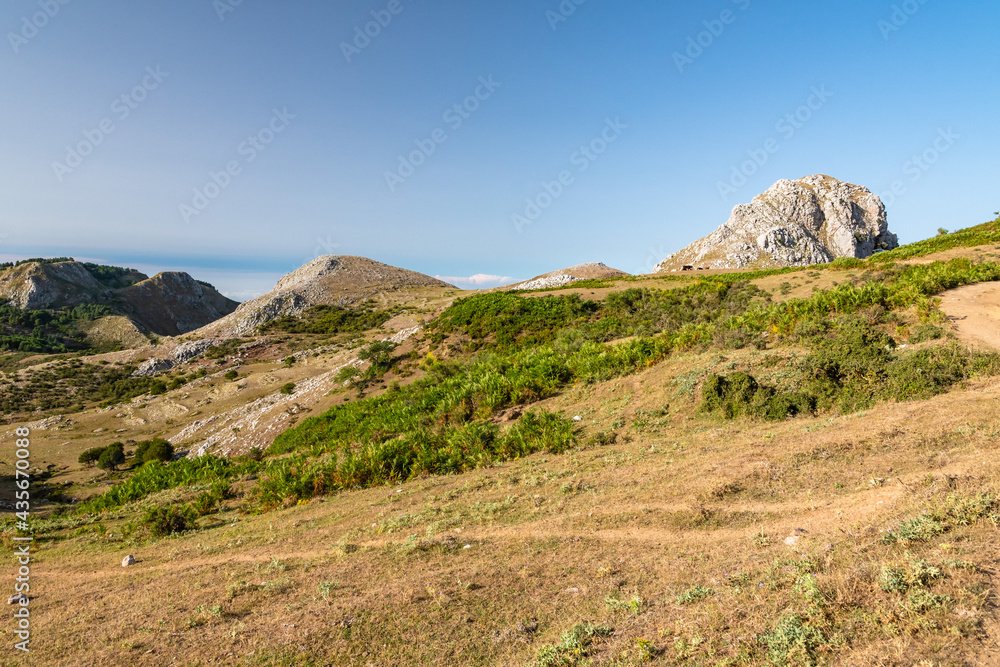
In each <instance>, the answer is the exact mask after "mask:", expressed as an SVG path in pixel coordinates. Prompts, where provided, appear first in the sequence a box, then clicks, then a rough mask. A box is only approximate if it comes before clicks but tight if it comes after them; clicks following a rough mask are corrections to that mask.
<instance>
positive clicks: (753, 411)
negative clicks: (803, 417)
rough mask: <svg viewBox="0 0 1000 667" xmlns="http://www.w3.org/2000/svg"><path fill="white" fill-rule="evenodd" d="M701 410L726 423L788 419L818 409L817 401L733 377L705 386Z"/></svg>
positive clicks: (740, 375)
mask: <svg viewBox="0 0 1000 667" xmlns="http://www.w3.org/2000/svg"><path fill="white" fill-rule="evenodd" d="M701 393H702V401H701V410H702V411H703V412H710V413H719V414H721V415H722V417H723V418H724V419H734V418H736V417H759V418H762V419H768V420H778V419H785V418H786V417H793V416H795V415H798V414H808V413H811V412H813V411H814V410H815V409H816V400H815V399H814V398H813V397H812V396H810V395H808V394H805V393H801V392H784V393H777V392H775V391H774V389H771V388H770V387H764V386H761V385H760V384H759V383H758V382H757V380H756V379H754V377H753V376H751V375H747V374H746V373H732V374H730V375H727V376H721V375H710V376H709V377H708V379H707V380H705V384H704V385H703V386H702V390H701Z"/></svg>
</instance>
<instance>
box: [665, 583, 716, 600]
mask: <svg viewBox="0 0 1000 667" xmlns="http://www.w3.org/2000/svg"><path fill="white" fill-rule="evenodd" d="M713 595H715V591H714V590H712V589H711V588H706V587H704V586H692V587H691V588H689V589H687V590H686V591H684V592H683V593H681V594H680V595H676V596H674V601H675V602H676V603H677V604H691V603H692V602H697V601H698V600H701V599H703V598H707V597H711V596H713Z"/></svg>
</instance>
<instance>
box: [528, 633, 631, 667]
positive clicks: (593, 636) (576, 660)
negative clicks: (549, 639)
mask: <svg viewBox="0 0 1000 667" xmlns="http://www.w3.org/2000/svg"><path fill="white" fill-rule="evenodd" d="M613 632H614V631H613V630H612V629H611V628H609V627H606V626H595V625H591V624H590V623H578V624H577V625H574V626H573V627H572V628H570V629H569V630H567V631H565V632H563V633H562V635H561V636H560V638H559V640H560V641H559V643H558V644H555V645H551V646H545V647H542V648H541V649H539V651H538V653H537V655H536V656H535V661H534V662H533V663H531V664H532V667H573V665H580V664H585V662H587V663H589V661H586V658H587V656H588V655H589V654H590V647H591V646H592V645H593V643H594V641H595V640H599V639H601V638H604V637H608V636H610V635H611V634H612V633H613Z"/></svg>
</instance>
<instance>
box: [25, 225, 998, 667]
mask: <svg viewBox="0 0 1000 667" xmlns="http://www.w3.org/2000/svg"><path fill="white" fill-rule="evenodd" d="M998 226H1000V221H994V222H992V223H987V224H986V225H981V226H980V227H977V228H972V229H971V230H964V231H962V232H957V233H955V234H947V235H942V236H939V237H936V238H935V239H929V240H927V241H924V242H921V243H919V244H913V245H912V246H905V247H903V248H901V249H899V250H896V251H892V253H880V254H879V255H877V256H875V257H874V258H871V259H869V260H864V261H861V260H849V261H847V260H840V261H837V262H834V263H832V264H830V265H826V266H823V267H808V268H805V269H801V270H781V271H766V272H732V273H712V274H707V275H696V276H669V277H666V278H646V279H641V280H633V279H615V280H613V281H601V282H600V283H599V284H598V283H594V284H587V285H582V286H579V285H578V286H577V290H576V291H575V292H567V291H564V290H551V291H550V292H551V293H550V294H521V295H517V294H513V293H509V292H497V293H487V294H478V295H475V296H470V297H466V298H462V299H458V300H456V301H454V302H449V303H442V304H441V306H442V309H441V312H439V313H438V314H436V316H434V317H430V318H428V321H427V322H425V323H424V327H423V331H422V334H421V337H419V338H418V339H416V340H409V341H407V342H406V343H405V345H397V343H394V342H388V341H384V340H383V339H384V338H385V337H386V334H387V332H386V331H383V330H381V329H380V328H379V327H382V326H386V325H387V323H388V322H389V320H390V318H392V317H393V316H394V315H396V312H395V311H393V312H380V311H377V310H374V309H367V310H362V311H358V312H356V313H350V312H341V311H340V310H339V309H325V310H322V311H314V312H310V313H307V314H306V315H305V316H304V317H302V318H299V319H295V318H286V319H285V320H282V321H281V322H279V323H278V324H276V325H274V326H273V327H272V328H271V329H270V331H269V333H270V334H272V335H280V336H281V337H280V338H278V339H274V338H270V339H268V342H266V343H264V344H263V347H262V348H261V349H263V350H264V351H263V352H261V354H262V355H264V356H262V357H261V358H260V359H249V358H247V357H246V356H245V355H247V354H249V352H246V350H250V349H252V348H250V347H247V345H252V344H253V343H252V342H248V343H243V346H242V347H239V350H244V352H239V350H238V349H237V347H238V346H234V347H233V349H232V350H227V351H226V354H224V355H222V356H221V357H219V358H218V359H215V358H212V359H201V360H198V361H197V362H192V365H191V366H190V367H186V368H182V369H180V370H177V371H175V372H174V374H173V375H172V376H170V377H163V378H160V379H159V380H148V379H147V380H143V381H144V382H145V381H149V382H152V381H158V382H160V384H162V386H159V385H157V386H156V387H155V388H154V387H145V386H139V385H138V384H136V383H137V382H139V380H138V379H133V380H130V381H129V382H132V383H133V384H135V386H132V384H129V385H128V386H126V385H125V384H122V385H121V387H120V389H121V392H120V393H119V394H116V395H114V396H111V397H110V399H113V400H112V401H111V402H115V401H121V400H129V399H132V398H135V400H134V401H132V403H130V404H127V405H126V407H125V408H116V409H117V410H121V411H122V415H121V416H122V417H123V418H127V419H130V420H132V421H134V422H135V423H140V422H141V424H143V425H144V426H142V427H141V428H142V429H145V430H142V431H141V433H143V434H144V435H142V437H141V439H143V440H149V438H151V437H154V436H158V435H167V434H168V431H169V432H170V433H177V430H176V429H177V428H179V427H180V426H183V425H185V424H178V425H176V426H174V420H175V419H177V418H178V417H176V415H181V414H183V415H185V417H184V418H183V419H184V420H185V422H186V424H190V423H191V422H192V421H193V419H194V417H195V415H200V416H198V417H197V418H198V419H199V420H206V421H208V420H211V419H212V418H213V415H216V414H218V415H222V414H223V413H222V412H214V411H215V410H216V409H217V407H216V406H217V404H221V403H224V402H225V401H236V400H242V401H244V402H246V403H250V402H253V401H258V400H263V398H259V399H258V398H254V397H255V396H261V397H264V396H265V395H266V393H265V392H266V391H272V392H273V391H275V390H276V388H277V387H278V386H282V383H285V384H284V385H283V386H282V389H281V393H286V392H285V390H286V389H287V390H288V391H287V393H288V394H291V395H295V394H294V392H296V391H297V388H296V386H297V385H298V384H305V383H307V382H309V381H311V378H313V377H317V376H318V374H320V373H327V374H333V375H334V377H335V379H336V382H335V383H334V385H333V386H334V389H333V390H332V391H331V392H330V393H329V394H328V395H327V396H326V397H324V399H323V401H324V402H323V403H322V405H324V406H325V407H324V409H323V410H316V411H315V412H313V413H312V414H307V413H308V412H309V410H310V409H311V408H308V409H303V406H304V405H305V404H300V403H289V404H288V405H289V408H288V410H289V411H291V412H289V414H290V415H291V419H289V420H288V422H290V423H293V424H294V426H292V427H291V428H287V430H284V432H283V433H281V434H280V435H278V436H277V437H276V438H274V439H273V444H271V445H270V446H269V448H268V449H267V450H266V451H262V450H255V451H252V452H251V453H250V454H249V455H245V456H240V457H235V458H216V457H214V456H210V455H208V456H202V457H199V458H196V459H187V458H182V459H179V460H175V461H171V462H166V463H164V462H161V461H159V460H150V461H140V460H139V457H136V456H134V454H133V453H134V451H135V450H136V449H137V448H139V446H140V445H141V444H142V443H141V442H137V440H139V439H140V438H139V436H136V437H135V438H134V439H133V440H131V441H129V440H128V439H127V438H126V436H128V435H130V434H131V433H132V431H129V430H127V429H126V428H121V429H116V431H118V430H120V431H122V434H121V435H119V434H118V433H117V432H116V433H113V434H112V433H110V432H109V433H108V436H104V435H101V436H100V437H101V438H105V439H106V440H107V442H104V441H103V440H102V441H101V442H102V443H103V444H109V443H110V441H111V438H119V439H122V440H123V441H125V445H124V448H123V449H124V452H125V454H126V459H125V461H124V463H122V464H121V465H120V466H118V469H116V470H111V471H109V472H107V473H105V472H99V471H97V470H96V469H94V468H90V467H87V465H88V464H82V463H81V464H77V465H72V464H65V463H60V464H59V465H58V466H57V465H55V464H53V468H52V469H49V470H47V471H46V472H44V473H43V472H42V470H44V469H45V468H44V466H43V463H44V462H45V461H46V460H47V458H46V457H49V458H51V459H52V460H53V461H60V462H62V461H65V460H66V459H65V458H58V457H65V456H67V452H68V451H69V449H59V448H61V447H63V445H62V444H59V443H60V442H64V443H65V444H67V445H69V447H70V448H74V447H75V448H76V449H74V450H73V451H74V452H75V454H80V453H81V452H82V450H83V443H88V444H90V443H91V442H93V441H94V436H86V435H85V434H84V433H83V432H82V431H83V430H84V429H80V432H79V435H73V434H74V433H78V431H74V430H73V429H72V428H70V429H69V430H67V431H65V433H66V435H61V434H53V435H52V436H51V437H49V436H43V435H42V432H39V438H40V440H39V442H40V443H42V444H41V445H40V446H39V448H38V449H37V450H33V451H34V452H38V453H39V456H41V457H42V458H40V459H39V460H37V461H35V462H34V465H36V466H39V477H38V479H37V482H36V485H37V488H38V489H39V492H40V493H42V494H48V498H49V501H48V504H47V506H46V509H45V510H44V517H45V518H44V519H42V520H39V521H36V522H35V524H34V535H35V538H36V541H37V544H38V545H39V549H40V552H41V553H42V554H43V555H42V556H40V558H42V559H43V562H44V564H45V568H46V571H47V572H49V573H51V576H58V577H59V578H60V580H61V581H72V582H73V583H74V586H72V587H65V590H59V591H51V592H48V591H47V592H46V593H45V594H44V595H43V594H39V596H38V599H37V607H36V613H37V614H38V616H39V618H43V619H46V620H45V621H41V622H43V623H45V627H46V632H47V633H49V636H50V637H54V638H56V639H55V640H53V641H52V643H50V644H44V645H42V642H41V641H40V645H39V653H40V654H42V655H45V656H48V657H50V658H51V659H52V660H54V662H51V664H126V663H127V664H137V665H144V664H150V665H153V664H163V662H164V660H167V659H168V656H169V657H170V659H171V660H174V659H175V660H176V662H177V663H178V664H208V663H209V662H212V663H215V664H256V665H300V664H305V665H311V664H315V665H323V664H375V665H412V664H442V665H452V664H463V665H464V664H470V665H472V664H476V665H497V664H505V665H506V664H510V665H538V666H545V667H552V666H556V665H639V664H646V663H650V664H669V665H720V666H721V665H820V664H857V665H913V664H929V665H961V664H989V661H990V656H996V655H1000V653H998V651H1000V620H998V616H997V614H996V594H995V592H994V591H995V588H996V582H995V581H994V579H995V576H996V575H995V572H994V569H995V568H994V564H995V561H996V553H995V546H994V544H995V542H996V536H997V532H996V531H997V529H998V526H1000V469H998V468H997V464H996V461H997V458H996V455H995V454H996V446H997V445H996V443H997V436H998V435H1000V431H998V430H997V424H998V418H1000V409H998V408H997V405H998V403H997V401H996V397H997V394H998V392H1000V355H998V353H997V352H996V351H994V350H991V349H986V348H976V347H969V346H967V345H965V344H962V343H960V342H959V341H958V340H957V339H956V338H955V336H954V332H953V327H952V324H951V323H950V322H949V320H948V319H947V317H946V315H945V313H944V312H943V311H942V310H941V301H940V299H939V296H940V295H941V294H943V293H944V292H946V291H947V290H952V289H954V288H958V287H961V286H967V285H973V284H982V283H990V282H992V281H997V280H998V279H1000V263H998V262H997V261H996V259H997V254H996V253H997V251H998V250H1000V247H998V246H997V245H996V244H998V243H1000V232H998V231H997V230H998ZM894 253H895V254H894ZM445 306H446V307H445ZM366 327H367V328H369V330H368V331H367V332H365V331H363V329H365V328H366ZM339 333H350V334H352V335H361V334H363V338H364V339H366V341H367V342H361V341H358V342H355V343H345V344H344V345H343V346H338V347H337V349H336V350H334V351H330V350H327V349H326V348H321V349H317V350H315V351H314V352H299V353H298V354H297V355H295V356H283V355H286V354H287V352H286V351H287V350H298V349H300V348H301V345H300V341H311V340H316V338H317V337H319V338H324V337H330V336H333V335H335V334H339ZM241 343H242V342H241ZM213 354H214V353H213ZM330 355H333V356H330ZM230 356H232V357H242V358H243V361H242V363H241V364H233V359H231V358H230V359H227V357H230ZM328 358H329V361H326V359H328ZM352 359H353V361H351V360H352ZM63 363H64V364H66V366H65V370H64V371H63V373H64V374H65V375H66V376H67V377H69V376H72V375H73V374H74V373H75V372H79V371H78V370H77V371H73V372H71V371H72V369H73V364H70V363H69V362H63ZM195 363H197V364H198V365H197V366H195V365H194V364H195ZM311 365H312V366H311ZM58 368H60V367H58V366H56V367H54V369H58ZM78 368H79V365H77V369H78ZM115 368H117V367H115V366H112V368H111V369H109V370H108V371H107V372H119V371H116V370H113V369H115ZM196 368H197V369H199V370H197V371H196V370H195V369H196ZM310 368H314V370H310ZM48 372H55V371H48ZM121 372H124V371H121ZM223 374H224V375H223ZM36 379H37V378H36ZM40 381H41V382H44V381H45V380H44V379H42V380H40ZM241 383H243V384H242V385H241ZM255 383H256V384H255ZM241 386H243V387H245V388H243V389H241ZM257 386H259V387H260V390H259V391H260V393H258V394H253V395H249V394H248V395H246V397H245V398H243V399H236V398H232V399H230V398H227V397H231V396H238V395H239V393H238V392H241V391H242V392H248V391H251V389H253V388H254V387H257ZM266 387H273V388H274V389H270V390H266V389H265V388H266ZM151 391H152V394H155V395H149V394H148V392H151ZM143 392H147V393H143ZM225 404H226V405H227V406H228V405H230V403H225ZM168 408H169V409H168ZM218 409H219V410H221V409H222V408H221V407H220V408H218ZM226 409H228V407H227V408H226ZM126 412H127V413H128V414H127V415H126V414H125V413H126ZM139 413H142V414H144V415H145V416H144V418H143V419H141V420H139V419H138V416H137V415H138V414H139ZM157 414H165V415H171V417H170V419H168V420H167V421H166V422H157V421H156V419H157V417H156V415H157ZM226 414H228V413H226ZM129 415H134V417H133V416H129ZM116 418H117V415H116ZM77 419H80V420H82V421H84V423H86V424H88V426H87V427H86V428H87V429H90V430H91V431H93V430H96V429H94V428H93V427H92V425H94V424H105V423H109V422H107V421H100V420H107V419H108V417H105V416H103V413H99V412H96V411H95V412H94V413H93V414H92V415H91V414H90V413H88V414H82V413H81V416H79V417H77ZM226 419H228V417H226ZM161 423H162V426H161V425H159V424H161ZM225 423H229V422H228V421H227V422H225ZM154 424H156V425H157V426H155V427H154ZM171 428H173V429H174V430H173V431H171V430H170V429H171ZM233 428H235V429H237V430H238V427H236V426H234V427H233ZM101 430H102V431H104V430H107V429H106V428H105V427H103V426H102V427H101ZM139 432H140V431H136V433H139ZM65 438H72V439H71V440H69V441H68V442H67V441H65ZM175 440H176V442H175V444H177V445H178V446H179V448H182V447H183V446H185V445H186V444H190V445H192V446H193V445H195V444H197V440H190V441H187V440H183V439H182V438H177V439H175ZM70 443H80V444H70ZM147 447H148V445H147ZM46 448H51V450H50V449H46ZM77 450H78V451H77ZM49 451H51V452H52V453H51V454H48V453H47V452H49ZM57 452H58V453H57ZM140 453H141V451H140ZM70 480H73V483H72V484H68V485H67V484H63V483H62V482H63V481H70ZM103 482H113V486H110V487H109V488H108V487H103V486H102V483H103ZM5 532H6V534H7V537H8V539H7V540H6V543H8V544H10V543H11V541H10V539H9V537H10V536H11V535H12V534H13V532H14V526H13V522H12V521H8V523H6V524H5ZM129 553H131V554H134V555H135V556H136V558H137V559H138V561H139V562H138V563H137V564H136V565H134V566H131V567H130V568H127V569H124V570H123V569H122V568H121V566H120V565H119V563H120V561H121V558H122V557H123V556H124V555H126V554H129ZM94 563H98V565H97V567H96V572H95V567H94ZM46 576H48V575H46ZM98 591H100V592H101V595H100V596H98V595H97V592H98ZM98 598H99V599H98ZM60 609H62V610H65V609H72V610H73V612H72V613H71V614H70V613H66V612H65V611H63V612H60V611H59V610H60ZM66 656H71V657H68V658H67V657H66ZM921 660H923V661H925V662H923V663H922V662H921Z"/></svg>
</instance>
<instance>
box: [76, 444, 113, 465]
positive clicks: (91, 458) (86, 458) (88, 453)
mask: <svg viewBox="0 0 1000 667" xmlns="http://www.w3.org/2000/svg"><path fill="white" fill-rule="evenodd" d="M105 449H107V447H91V448H90V449H85V450H84V451H83V453H81V454H80V458H79V459H77V460H78V461H79V462H80V463H82V464H84V465H86V466H93V465H94V464H95V463H97V461H98V459H100V458H101V454H103V453H104V450H105Z"/></svg>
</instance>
